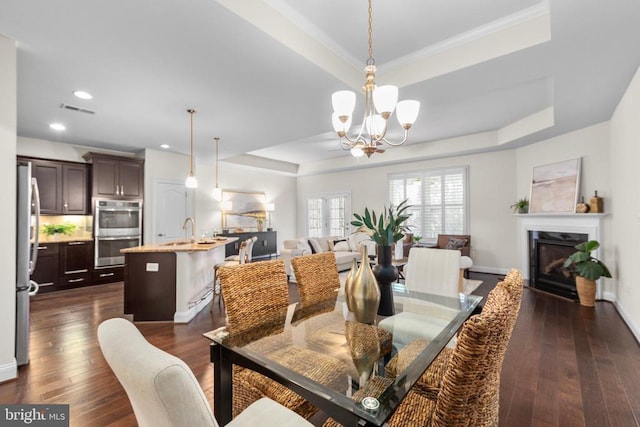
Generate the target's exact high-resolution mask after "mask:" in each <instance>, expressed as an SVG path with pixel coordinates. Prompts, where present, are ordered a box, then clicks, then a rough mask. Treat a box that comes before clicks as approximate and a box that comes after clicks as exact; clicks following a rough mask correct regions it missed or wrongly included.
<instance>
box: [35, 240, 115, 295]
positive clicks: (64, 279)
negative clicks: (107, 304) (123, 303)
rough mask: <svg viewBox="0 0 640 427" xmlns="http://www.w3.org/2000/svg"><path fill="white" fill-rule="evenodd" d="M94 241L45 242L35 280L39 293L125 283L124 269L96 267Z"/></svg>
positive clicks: (39, 257) (40, 250)
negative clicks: (94, 265)
mask: <svg viewBox="0 0 640 427" xmlns="http://www.w3.org/2000/svg"><path fill="white" fill-rule="evenodd" d="M93 250H94V242H93V240H78V241H72V242H57V243H51V242H47V243H41V244H40V245H39V246H38V260H37V262H36V269H35V271H34V272H33V274H31V280H33V281H35V282H37V283H38V284H39V285H40V291H39V292H38V293H47V292H51V291H59V290H62V289H70V288H75V287H80V286H88V285H100V284H104V283H113V282H120V281H122V280H124V267H107V268H99V269H95V268H94V267H93Z"/></svg>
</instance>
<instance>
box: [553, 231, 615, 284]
mask: <svg viewBox="0 0 640 427" xmlns="http://www.w3.org/2000/svg"><path fill="white" fill-rule="evenodd" d="M599 247H600V243H598V241H597V240H589V241H588V242H583V243H580V244H579V245H576V246H575V248H576V250H577V252H574V253H573V254H571V256H570V257H569V258H567V260H566V261H565V263H564V266H565V268H566V267H571V268H572V269H573V270H575V272H576V274H577V275H578V276H580V277H584V278H585V279H589V280H598V279H599V278H600V277H603V276H604V277H611V273H610V272H609V269H608V268H607V266H606V265H604V263H603V262H602V261H600V260H599V259H597V258H595V257H592V256H591V252H593V251H595V250H596V249H598V248H599Z"/></svg>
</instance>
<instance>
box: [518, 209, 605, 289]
mask: <svg viewBox="0 0 640 427" xmlns="http://www.w3.org/2000/svg"><path fill="white" fill-rule="evenodd" d="M514 216H515V217H517V218H518V253H519V254H520V268H521V271H522V275H523V276H524V278H525V279H527V280H528V279H529V231H553V232H564V233H582V234H587V235H588V236H589V237H588V239H589V240H597V241H599V242H601V241H602V240H601V235H600V231H601V229H602V220H603V219H604V217H605V216H607V214H604V213H600V214H588V213H587V214H516V215H514ZM599 251H600V250H599V249H598V250H596V251H594V253H593V256H595V257H596V258H599V257H600V254H599ZM596 295H597V296H599V295H600V285H599V284H598V291H597V293H596Z"/></svg>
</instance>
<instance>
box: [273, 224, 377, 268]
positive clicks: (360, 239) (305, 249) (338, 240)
mask: <svg viewBox="0 0 640 427" xmlns="http://www.w3.org/2000/svg"><path fill="white" fill-rule="evenodd" d="M334 242H335V243H334ZM363 245H366V246H367V251H368V254H369V255H375V254H376V243H375V242H374V241H373V240H371V238H370V237H369V236H368V235H366V234H365V233H353V234H351V235H350V236H347V237H334V236H331V237H305V238H300V239H297V240H285V241H284V242H283V248H282V249H281V250H280V257H281V258H282V259H283V260H284V266H285V269H286V271H287V276H289V277H290V278H293V277H292V276H293V269H292V268H291V258H293V257H296V256H303V255H310V254H312V253H317V252H333V254H334V255H335V257H336V264H337V265H338V271H344V270H348V269H349V268H351V261H352V260H353V259H354V258H356V259H357V258H360V257H361V256H362V247H363ZM312 246H313V247H312Z"/></svg>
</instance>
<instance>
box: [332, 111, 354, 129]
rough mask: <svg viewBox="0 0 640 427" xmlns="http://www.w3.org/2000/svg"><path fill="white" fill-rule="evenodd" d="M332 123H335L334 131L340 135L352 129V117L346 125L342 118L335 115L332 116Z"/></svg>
mask: <svg viewBox="0 0 640 427" xmlns="http://www.w3.org/2000/svg"><path fill="white" fill-rule="evenodd" d="M331 121H332V123H333V130H335V131H336V132H337V133H338V134H340V132H343V133H346V132H348V131H349V128H350V127H351V117H349V118H348V119H347V121H346V122H345V123H342V121H341V120H340V116H338V113H333V114H332V115H331Z"/></svg>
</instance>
